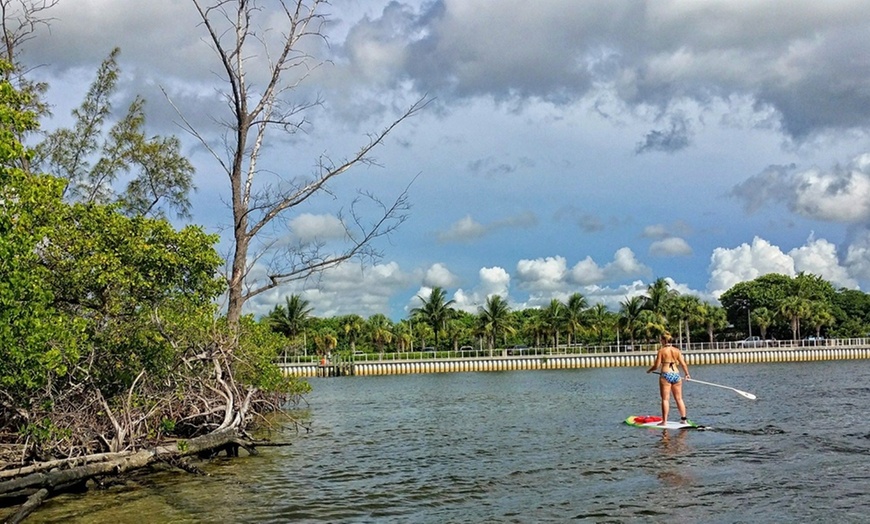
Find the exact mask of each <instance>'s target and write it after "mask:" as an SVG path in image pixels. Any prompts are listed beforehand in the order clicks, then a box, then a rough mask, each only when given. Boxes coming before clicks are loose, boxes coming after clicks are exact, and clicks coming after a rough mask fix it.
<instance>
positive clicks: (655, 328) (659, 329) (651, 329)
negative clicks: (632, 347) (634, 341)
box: [638, 309, 668, 341]
mask: <svg viewBox="0 0 870 524" xmlns="http://www.w3.org/2000/svg"><path fill="white" fill-rule="evenodd" d="M638 324H640V331H641V333H642V334H643V335H644V338H645V340H646V341H651V340H658V339H659V337H660V336H662V334H663V333H665V332H666V331H667V330H668V327H667V326H666V325H665V324H664V323H663V322H662V317H661V316H660V315H658V314H656V313H654V312H652V311H651V310H649V309H644V310H643V311H641V312H640V315H638Z"/></svg>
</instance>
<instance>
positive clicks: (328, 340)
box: [314, 331, 338, 355]
mask: <svg viewBox="0 0 870 524" xmlns="http://www.w3.org/2000/svg"><path fill="white" fill-rule="evenodd" d="M337 345H338V338H336V336H335V335H334V334H332V333H331V332H329V331H326V332H322V333H315V334H314V347H315V348H317V354H318V355H326V354H327V353H329V352H331V351H332V350H333V349H335V346H337Z"/></svg>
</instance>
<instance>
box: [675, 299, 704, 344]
mask: <svg viewBox="0 0 870 524" xmlns="http://www.w3.org/2000/svg"><path fill="white" fill-rule="evenodd" d="M672 305H673V311H674V313H676V317H677V322H678V323H679V328H678V330H679V332H680V341H682V338H683V326H684V325H685V326H686V343H688V344H691V343H692V335H691V332H692V324H693V323H697V322H701V319H702V314H703V310H702V308H703V305H702V304H701V299H699V298H698V297H696V296H693V295H681V296H678V297H675V298H674V299H673V302H672Z"/></svg>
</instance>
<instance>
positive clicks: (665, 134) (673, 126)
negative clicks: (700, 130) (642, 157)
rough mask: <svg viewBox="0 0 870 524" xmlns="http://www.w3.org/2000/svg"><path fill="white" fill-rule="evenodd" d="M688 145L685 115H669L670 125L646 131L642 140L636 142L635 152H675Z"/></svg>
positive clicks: (687, 125) (687, 128)
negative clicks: (661, 128) (662, 128)
mask: <svg viewBox="0 0 870 524" xmlns="http://www.w3.org/2000/svg"><path fill="white" fill-rule="evenodd" d="M687 147H689V124H688V120H687V118H686V117H680V116H676V115H672V116H671V122H670V126H669V127H668V128H667V129H664V130H653V131H650V132H649V133H647V135H646V137H644V140H643V141H642V142H640V143H638V144H637V146H636V147H635V153H637V154H642V153H649V152H650V151H661V152H662V153H676V152H677V151H681V150H683V149H686V148H687Z"/></svg>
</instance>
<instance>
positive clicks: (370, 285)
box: [245, 262, 412, 317]
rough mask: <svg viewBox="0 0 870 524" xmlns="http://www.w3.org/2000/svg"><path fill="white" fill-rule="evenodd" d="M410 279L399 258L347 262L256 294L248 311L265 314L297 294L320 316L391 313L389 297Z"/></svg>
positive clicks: (246, 307) (255, 314)
mask: <svg viewBox="0 0 870 524" xmlns="http://www.w3.org/2000/svg"><path fill="white" fill-rule="evenodd" d="M255 272H256V271H255ZM411 282H412V276H411V275H410V274H407V273H405V272H404V271H402V270H401V268H400V267H399V264H398V263H396V262H387V263H383V264H375V265H371V266H365V265H362V264H359V263H356V262H345V263H344V264H341V265H340V266H338V267H335V268H332V269H329V270H327V271H324V272H323V273H322V274H321V275H319V276H318V277H317V278H312V279H310V280H308V281H305V282H298V283H293V284H287V285H284V286H280V287H278V288H275V289H272V290H270V291H268V292H266V293H263V294H261V295H257V296H256V297H254V299H252V300H249V301H248V303H247V304H246V305H245V312H246V313H251V314H253V315H254V316H257V317H259V316H261V315H265V314H267V313H269V311H271V310H272V308H274V306H275V304H280V303H283V301H284V297H286V296H289V295H291V294H296V295H300V296H302V298H304V299H305V300H308V301H309V303H310V305H311V307H312V308H313V311H312V314H313V315H314V316H317V317H333V316H340V315H349V314H357V315H361V316H363V317H368V316H371V315H374V314H376V313H388V312H389V311H390V300H391V299H392V298H393V297H394V296H395V295H396V294H397V293H399V292H400V291H403V290H405V289H406V288H407V287H408V286H409V285H410V284H411Z"/></svg>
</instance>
